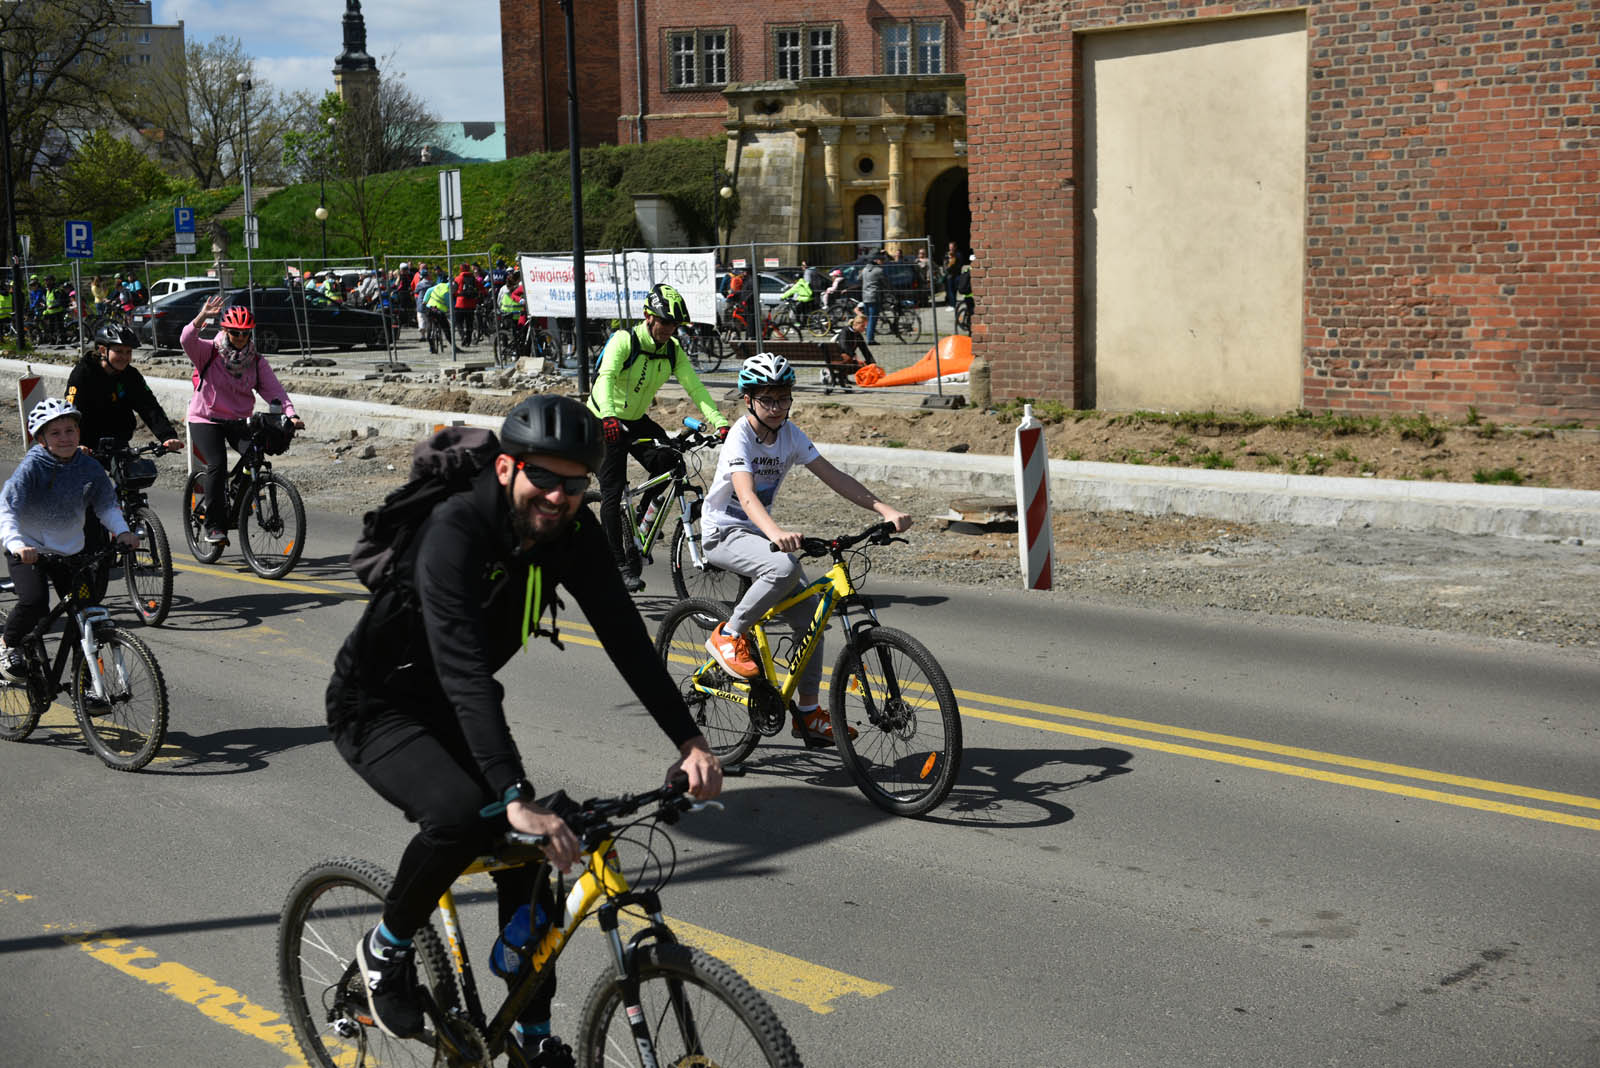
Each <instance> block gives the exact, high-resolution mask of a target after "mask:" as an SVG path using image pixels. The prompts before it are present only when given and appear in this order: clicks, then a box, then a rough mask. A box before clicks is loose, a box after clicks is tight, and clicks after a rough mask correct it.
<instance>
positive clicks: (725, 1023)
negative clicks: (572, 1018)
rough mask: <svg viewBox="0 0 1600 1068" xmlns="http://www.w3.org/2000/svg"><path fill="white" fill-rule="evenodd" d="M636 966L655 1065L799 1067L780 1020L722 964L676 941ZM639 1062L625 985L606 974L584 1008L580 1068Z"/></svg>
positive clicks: (646, 949)
mask: <svg viewBox="0 0 1600 1068" xmlns="http://www.w3.org/2000/svg"><path fill="white" fill-rule="evenodd" d="M634 961H635V964H636V966H637V968H638V980H639V1005H640V1008H641V1009H642V1011H643V1018H644V1024H645V1026H646V1027H647V1028H648V1029H649V1031H650V1040H651V1042H652V1043H653V1044H654V1046H655V1054H656V1059H655V1063H657V1064H664V1065H665V1064H681V1065H689V1064H706V1065H711V1064H714V1065H718V1066H719V1068H740V1066H742V1065H768V1066H771V1068H789V1066H792V1068H800V1055H799V1054H798V1053H796V1052H795V1048H794V1042H793V1041H792V1040H791V1039H790V1038H789V1032H788V1031H787V1030H785V1029H784V1026H783V1021H781V1020H779V1019H778V1014H777V1013H775V1012H773V1011H772V1006H771V1005H768V1004H767V1002H766V999H764V998H763V997H762V996H761V995H760V994H758V993H757V992H756V990H755V988H754V987H752V986H751V985H750V984H749V983H747V982H746V981H745V980H744V979H743V978H742V977H741V976H740V975H739V973H738V972H736V971H734V970H733V969H732V968H730V967H728V966H727V965H726V964H724V963H722V961H720V960H717V959H716V958H715V957H712V956H709V955H707V954H706V953H704V952H703V951H701V950H698V949H691V948H689V947H688V946H683V945H678V944H677V943H672V942H657V943H654V944H651V945H647V946H643V947H641V948H640V950H639V952H638V953H637V955H636V956H635V958H634ZM638 1058H639V1047H638V1045H637V1044H636V1043H635V1041H634V1037H633V1030H632V1028H631V1026H630V1025H629V1020H628V1013H627V1006H626V1005H625V1004H624V1002H623V995H622V985H621V983H619V982H618V980H617V977H616V976H615V975H612V974H610V973H609V972H608V973H607V974H604V975H601V976H600V978H599V979H598V980H596V982H595V984H594V987H593V988H592V989H591V990H590V991H589V997H588V999H587V1000H586V1001H585V1002H584V1006H583V1015H582V1017H581V1022H580V1023H579V1025H578V1050H577V1061H578V1064H579V1065H580V1068H602V1066H605V1065H615V1064H637V1063H639V1061H638Z"/></svg>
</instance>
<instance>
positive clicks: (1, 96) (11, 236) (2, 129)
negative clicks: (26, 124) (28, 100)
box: [0, 48, 28, 351]
mask: <svg viewBox="0 0 1600 1068" xmlns="http://www.w3.org/2000/svg"><path fill="white" fill-rule="evenodd" d="M7 80H8V76H7V74H6V53H5V49H4V48H0V167H3V168H4V169H5V187H6V233H5V239H6V254H7V255H8V256H10V257H11V323H12V325H13V326H14V327H15V328H16V331H17V349H18V350H19V351H20V350H21V349H22V348H23V347H25V346H26V344H27V339H28V335H27V332H26V327H24V326H23V320H25V319H26V318H27V316H26V315H24V314H23V313H24V312H25V311H26V309H27V303H26V301H27V299H28V290H27V279H26V278H25V277H24V275H25V274H26V272H25V271H24V270H23V268H22V236H21V232H22V228H21V227H20V226H18V225H17V201H16V195H15V193H14V192H13V190H12V188H11V118H10V115H11V106H10V104H8V103H7V102H6V82H7ZM19 301H21V302H22V303H18V302H19Z"/></svg>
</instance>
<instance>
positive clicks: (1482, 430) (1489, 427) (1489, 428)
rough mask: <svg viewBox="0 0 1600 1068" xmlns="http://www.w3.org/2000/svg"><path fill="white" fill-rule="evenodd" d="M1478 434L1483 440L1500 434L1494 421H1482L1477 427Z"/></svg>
mask: <svg viewBox="0 0 1600 1068" xmlns="http://www.w3.org/2000/svg"><path fill="white" fill-rule="evenodd" d="M1478 436H1479V437H1480V438H1483V439H1484V440H1485V441H1487V440H1489V439H1491V438H1496V437H1499V436H1500V427H1499V425H1498V424H1496V423H1484V424H1482V425H1481V426H1479V427H1478Z"/></svg>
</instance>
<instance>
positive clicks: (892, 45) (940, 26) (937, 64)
mask: <svg viewBox="0 0 1600 1068" xmlns="http://www.w3.org/2000/svg"><path fill="white" fill-rule="evenodd" d="M878 39H879V40H880V41H881V42H882V44H883V73H885V74H943V73H944V69H945V68H944V20H943V19H939V20H936V21H932V22H890V23H885V24H883V25H882V26H880V27H879V29H878Z"/></svg>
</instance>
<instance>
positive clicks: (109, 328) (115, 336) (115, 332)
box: [94, 322, 139, 349]
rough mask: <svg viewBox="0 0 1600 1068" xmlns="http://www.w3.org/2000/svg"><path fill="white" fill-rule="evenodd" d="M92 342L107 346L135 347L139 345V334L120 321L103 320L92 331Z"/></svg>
mask: <svg viewBox="0 0 1600 1068" xmlns="http://www.w3.org/2000/svg"><path fill="white" fill-rule="evenodd" d="M94 343H95V344H96V345H104V346H106V347H107V348H110V347H112V346H113V345H114V346H116V347H118V348H128V349H136V348H138V347H139V335H138V334H135V333H134V332H133V330H132V329H130V328H129V327H127V326H124V325H123V324H122V323H112V322H105V323H101V324H100V329H98V330H96V331H95V332H94Z"/></svg>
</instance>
